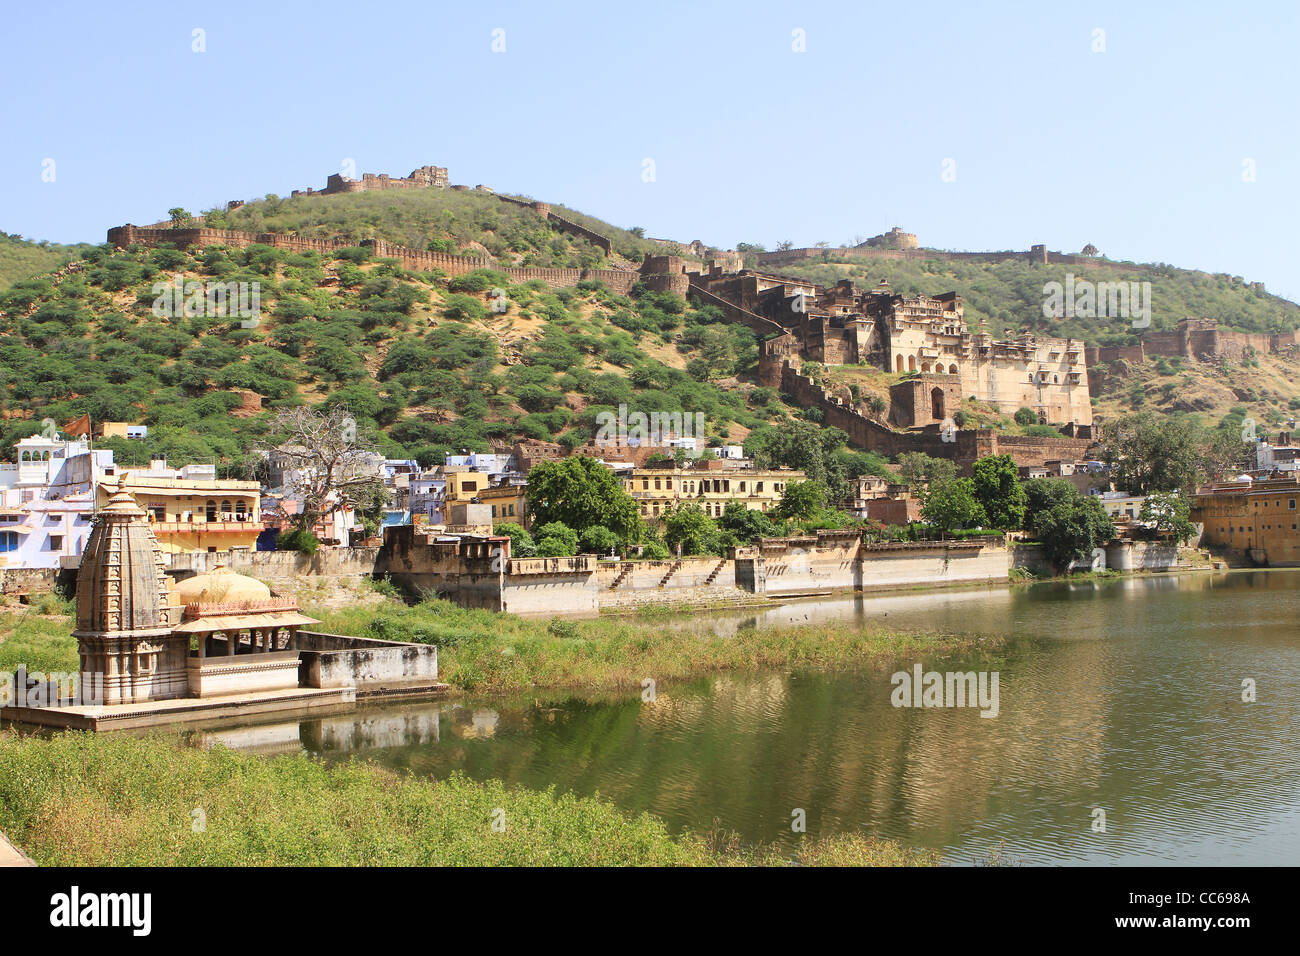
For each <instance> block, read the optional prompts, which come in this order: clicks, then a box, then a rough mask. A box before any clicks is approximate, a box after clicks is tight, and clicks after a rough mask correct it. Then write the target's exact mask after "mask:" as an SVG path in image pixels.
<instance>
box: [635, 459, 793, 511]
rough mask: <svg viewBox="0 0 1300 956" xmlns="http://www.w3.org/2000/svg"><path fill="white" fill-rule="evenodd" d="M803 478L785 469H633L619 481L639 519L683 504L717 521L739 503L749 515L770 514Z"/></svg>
mask: <svg viewBox="0 0 1300 956" xmlns="http://www.w3.org/2000/svg"><path fill="white" fill-rule="evenodd" d="M804 477H805V476H804V473H803V472H802V471H794V470H792V469H789V468H779V469H776V470H772V471H765V470H760V469H756V468H726V469H712V468H711V469H703V468H687V469H681V470H678V469H675V468H674V469H669V468H635V469H633V470H632V471H631V472H630V473H629V474H628V475H626V476H625V477H624V478H623V487H624V489H626V491H627V493H628V494H630V495H631V496H632V498H633V499H634V500H635V501H636V503H637V506H638V507H639V508H640V510H641V517H643V518H650V519H654V518H658V517H660V516H662V515H663V514H664V513H666V512H668V511H670V510H672V509H673V508H675V507H677V506H678V505H683V504H693V505H698V506H699V507H700V508H702V509H703V510H704V513H705V514H707V515H710V516H711V517H714V518H718V517H721V516H722V512H723V511H724V510H726V507H727V503H728V502H731V501H739V502H740V503H741V504H743V505H744V506H745V507H746V508H748V509H750V510H751V511H770V510H771V509H772V508H774V507H776V504H777V502H779V501H780V500H781V495H782V494H783V493H784V492H785V487H786V485H787V484H789V483H790V482H792V481H803V480H804Z"/></svg>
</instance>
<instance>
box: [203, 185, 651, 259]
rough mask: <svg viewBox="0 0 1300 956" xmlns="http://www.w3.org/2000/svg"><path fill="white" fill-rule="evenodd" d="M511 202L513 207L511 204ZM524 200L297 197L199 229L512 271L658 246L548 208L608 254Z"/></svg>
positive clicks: (412, 194)
mask: <svg viewBox="0 0 1300 956" xmlns="http://www.w3.org/2000/svg"><path fill="white" fill-rule="evenodd" d="M512 199H513V200H515V201H512ZM530 202H531V200H529V199H527V198H526V197H509V196H505V197H503V196H500V195H497V194H495V193H491V192H485V191H479V190H465V191H459V190H451V189H418V190H401V191H387V192H362V193H351V194H344V195H334V196H324V195H315V196H297V197H293V198H290V199H280V198H279V197H277V196H268V197H267V198H266V199H265V200H263V201H259V202H254V203H247V204H245V205H243V206H240V207H238V208H236V209H232V210H229V211H225V210H220V209H213V210H209V211H208V212H206V213H205V214H204V215H203V217H202V218H203V225H205V226H208V227H211V228H215V229H239V230H243V231H246V232H277V233H291V234H294V235H298V236H302V237H304V238H309V239H334V238H343V239H348V240H351V241H354V242H360V241H361V240H363V239H383V240H385V241H387V242H390V243H395V244H397V245H400V246H406V247H408V248H412V249H427V250H429V251H432V252H447V253H453V254H460V255H469V256H474V255H489V256H491V257H492V258H494V259H497V260H498V261H500V262H502V263H506V264H510V265H518V266H541V267H547V268H593V269H599V268H606V267H607V266H609V265H610V264H611V263H615V264H616V263H620V262H623V263H639V262H640V261H641V259H642V258H643V257H644V255H645V254H646V253H648V252H664V251H666V250H664V249H663V248H662V247H661V246H659V245H658V244H656V243H654V242H651V241H650V240H647V239H643V238H641V237H640V236H638V235H636V234H634V233H633V232H631V231H629V230H626V229H620V228H619V227H617V226H614V225H611V224H610V223H607V222H604V221H602V220H600V219H596V218H594V217H592V216H586V215H584V214H582V213H580V212H577V211H575V210H571V209H567V208H565V207H564V206H560V205H557V204H555V203H550V204H547V205H548V207H549V209H550V210H551V211H552V212H553V213H555V214H557V215H558V216H560V217H562V218H563V219H565V220H568V221H570V222H572V223H575V224H576V225H579V226H582V227H584V228H586V229H590V230H591V231H593V232H595V233H598V234H599V235H601V236H605V237H607V238H608V239H609V240H610V241H611V243H612V250H611V252H612V254H611V255H606V254H605V252H604V251H603V250H602V249H600V248H598V247H597V246H596V245H593V244H592V243H591V242H590V241H587V240H586V239H583V238H581V237H579V236H575V235H572V234H569V233H566V232H565V231H563V230H562V229H558V228H556V226H555V225H554V224H553V223H551V222H548V221H546V220H544V219H542V218H541V217H539V216H538V215H537V213H536V212H534V211H533V209H531V208H530V207H529V205H528V203H530Z"/></svg>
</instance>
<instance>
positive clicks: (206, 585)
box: [176, 564, 271, 604]
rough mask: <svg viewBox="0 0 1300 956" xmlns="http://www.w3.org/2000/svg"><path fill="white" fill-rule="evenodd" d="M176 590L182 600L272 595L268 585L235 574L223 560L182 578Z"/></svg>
mask: <svg viewBox="0 0 1300 956" xmlns="http://www.w3.org/2000/svg"><path fill="white" fill-rule="evenodd" d="M176 593H177V594H178V595H179V596H180V599H181V602H182V603H184V604H247V603H249V602H252V601H269V600H270V599H271V589H270V588H268V587H267V586H266V585H265V584H263V583H262V582H261V581H258V580H257V579H255V578H250V577H248V576H247V575H243V574H237V573H236V572H234V571H232V570H230V568H228V567H226V566H225V565H224V564H219V565H217V566H216V567H215V568H213V569H212V570H211V571H209V572H207V573H206V574H196V575H194V577H192V578H188V579H186V580H184V581H181V582H180V583H179V584H177V585H176Z"/></svg>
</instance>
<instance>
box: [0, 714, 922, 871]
mask: <svg viewBox="0 0 1300 956" xmlns="http://www.w3.org/2000/svg"><path fill="white" fill-rule="evenodd" d="M494 823H495V824H496V826H494ZM0 830H3V831H4V832H5V833H6V834H7V835H8V836H9V838H10V839H11V840H12V841H13V842H14V843H16V844H18V845H19V846H21V847H22V848H23V849H24V850H25V851H26V852H27V853H28V854H29V855H30V856H31V857H32V858H33V859H34V860H35V861H36V862H37V863H39V864H41V865H43V866H303V865H309V866H357V865H388V866H459V865H465V866H501V865H505V866H610V865H617V866H713V865H724V866H728V865H782V864H789V863H802V864H808V865H878V866H898V865H934V864H935V863H937V862H938V858H937V856H936V855H935V854H933V853H931V852H928V851H921V852H914V851H908V850H905V849H903V848H902V847H900V846H898V845H897V844H894V843H891V842H887V841H879V840H875V839H872V838H869V837H865V836H859V835H850V836H846V837H842V838H832V839H829V840H826V841H811V840H810V841H808V842H806V843H804V844H803V845H802V847H801V849H800V850H798V851H797V852H796V853H794V854H793V855H791V856H787V855H786V854H784V853H783V852H782V851H779V850H776V849H774V848H771V847H758V848H744V847H741V846H739V845H737V844H736V842H735V841H734V840H729V839H726V838H724V837H720V835H718V834H709V835H705V836H697V835H695V834H691V833H687V834H684V835H682V836H678V837H674V836H672V835H671V834H669V832H668V830H667V828H666V827H665V826H664V824H663V822H662V821H660V820H658V819H656V818H654V817H652V816H650V815H649V814H641V815H639V816H631V815H627V814H624V813H622V812H620V811H619V810H618V809H616V808H615V807H614V806H613V805H612V804H610V803H608V802H606V801H604V800H601V799H598V798H596V799H587V798H578V797H575V796H573V795H571V794H557V793H555V792H554V790H553V789H552V790H548V791H544V792H538V791H530V790H522V789H508V788H506V787H505V786H504V785H503V784H502V783H500V782H499V781H493V780H489V781H485V782H474V781H471V780H469V779H467V778H465V777H463V776H459V775H456V776H453V777H451V778H450V779H448V780H445V781H438V782H433V781H429V780H425V779H421V778H417V777H412V776H409V775H402V774H396V773H393V772H391V771H388V770H385V769H382V768H380V767H377V766H374V765H372V764H368V763H361V762H352V763H348V764H341V765H336V766H326V765H324V764H322V763H320V762H318V761H315V760H312V759H311V758H308V757H305V756H291V757H290V756H284V757H275V758H265V757H255V756H250V755H245V754H239V753H235V752H233V751H229V750H225V749H223V748H217V749H214V750H211V751H203V750H199V749H196V748H191V747H183V746H178V745H177V743H176V742H175V739H174V738H173V739H168V738H164V737H161V736H153V737H147V738H137V737H131V736H125V735H116V734H114V735H98V736H95V735H91V734H80V733H65V734H60V735H58V736H56V737H54V738H52V739H41V738H37V737H20V736H17V735H14V734H12V733H0Z"/></svg>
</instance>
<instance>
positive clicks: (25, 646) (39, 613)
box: [0, 596, 80, 673]
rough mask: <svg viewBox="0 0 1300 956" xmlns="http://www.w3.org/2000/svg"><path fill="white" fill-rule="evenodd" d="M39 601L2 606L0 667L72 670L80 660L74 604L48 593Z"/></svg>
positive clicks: (13, 669) (6, 669)
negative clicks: (15, 606) (12, 607)
mask: <svg viewBox="0 0 1300 956" xmlns="http://www.w3.org/2000/svg"><path fill="white" fill-rule="evenodd" d="M47 597H49V600H46V599H44V598H43V599H42V601H41V602H40V604H38V605H35V606H31V607H26V608H21V609H16V610H6V609H0V671H8V672H10V673H12V672H14V671H16V670H18V668H19V667H25V668H26V669H27V671H28V673H31V672H34V671H42V672H44V673H49V672H50V671H60V672H63V673H71V672H73V671H75V670H76V669H77V668H78V666H79V664H80V661H79V658H78V656H77V642H76V640H75V639H74V638H73V637H72V613H71V605H70V604H69V603H68V602H66V601H60V600H58V599H55V598H53V596H47Z"/></svg>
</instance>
